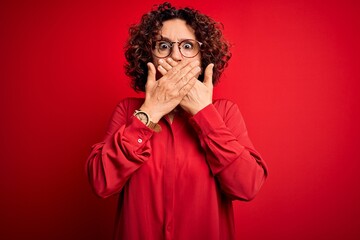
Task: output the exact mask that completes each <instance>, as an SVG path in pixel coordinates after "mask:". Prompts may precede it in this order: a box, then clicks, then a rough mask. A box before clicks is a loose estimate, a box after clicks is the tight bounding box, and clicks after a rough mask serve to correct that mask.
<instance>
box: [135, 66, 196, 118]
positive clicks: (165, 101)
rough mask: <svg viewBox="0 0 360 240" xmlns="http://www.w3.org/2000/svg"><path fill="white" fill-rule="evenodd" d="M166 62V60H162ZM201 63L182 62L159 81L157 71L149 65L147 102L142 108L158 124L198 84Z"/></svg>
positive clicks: (146, 89) (146, 90)
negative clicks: (197, 78)
mask: <svg viewBox="0 0 360 240" xmlns="http://www.w3.org/2000/svg"><path fill="white" fill-rule="evenodd" d="M160 61H164V60H162V59H161V60H160ZM199 64H200V63H199V61H192V62H186V61H181V62H180V63H179V64H177V65H176V66H175V67H173V68H172V69H170V70H169V71H168V72H167V73H166V74H165V75H164V76H162V77H161V78H160V79H159V80H156V69H155V66H154V64H153V63H150V62H149V63H148V64H147V66H148V77H147V82H146V86H145V102H144V103H143V105H142V106H141V107H140V109H141V110H142V111H145V112H146V113H147V114H149V115H150V118H151V120H152V121H153V122H155V123H157V122H158V121H159V120H160V119H161V118H162V117H163V116H164V115H166V114H168V113H169V112H171V111H172V110H173V109H174V108H175V107H176V106H177V105H179V103H180V102H181V100H182V99H183V98H184V96H185V95H186V94H187V93H188V92H189V91H190V90H191V89H192V87H193V86H194V85H195V83H196V81H197V80H196V78H195V76H196V75H197V74H198V73H199V72H200V70H201V69H200V66H199Z"/></svg>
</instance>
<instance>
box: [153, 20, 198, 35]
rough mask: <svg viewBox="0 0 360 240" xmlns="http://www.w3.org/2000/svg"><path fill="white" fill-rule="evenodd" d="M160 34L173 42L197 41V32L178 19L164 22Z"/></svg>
mask: <svg viewBox="0 0 360 240" xmlns="http://www.w3.org/2000/svg"><path fill="white" fill-rule="evenodd" d="M159 34H160V35H161V36H162V37H164V38H167V39H170V40H172V41H180V40H182V39H195V30H194V29H193V28H192V27H190V26H189V25H187V24H186V22H185V20H182V19H178V18H175V19H170V20H166V21H164V22H163V26H162V28H161V30H160V33H159Z"/></svg>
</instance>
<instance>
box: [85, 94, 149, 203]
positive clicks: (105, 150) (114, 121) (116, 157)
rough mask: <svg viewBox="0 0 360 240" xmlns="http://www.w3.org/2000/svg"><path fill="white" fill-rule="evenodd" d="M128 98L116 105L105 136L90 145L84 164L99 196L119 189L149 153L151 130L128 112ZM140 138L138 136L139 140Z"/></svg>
mask: <svg viewBox="0 0 360 240" xmlns="http://www.w3.org/2000/svg"><path fill="white" fill-rule="evenodd" d="M132 108H134V109H136V106H130V104H129V100H123V101H121V102H120V103H119V104H118V106H117V107H116V109H115V111H114V113H113V116H112V118H111V121H110V124H109V126H108V130H107V133H106V136H105V138H104V140H103V141H102V142H100V143H97V144H95V145H93V147H92V151H91V153H90V156H89V157H88V159H87V163H86V167H87V169H86V170H87V173H88V178H89V182H90V184H91V186H92V188H93V190H94V192H95V193H96V194H97V195H98V196H100V197H108V196H110V195H112V194H114V193H118V192H120V191H121V189H122V188H123V186H124V185H125V183H126V181H127V180H128V179H129V178H130V176H131V174H132V173H134V172H135V171H136V170H137V169H138V168H139V167H141V165H142V164H143V163H144V162H146V161H147V160H148V159H149V158H150V155H151V147H150V143H149V139H150V138H151V136H152V134H153V131H152V130H151V129H149V128H148V127H146V126H145V125H144V124H143V123H142V122H140V120H139V119H137V118H135V117H133V116H132V115H131V111H134V109H132ZM140 139H141V140H140Z"/></svg>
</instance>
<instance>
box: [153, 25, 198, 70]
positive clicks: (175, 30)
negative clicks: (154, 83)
mask: <svg viewBox="0 0 360 240" xmlns="http://www.w3.org/2000/svg"><path fill="white" fill-rule="evenodd" d="M160 35H161V36H162V37H163V38H167V39H169V40H171V41H172V42H181V41H182V40H184V39H195V40H196V37H195V30H194V29H193V28H192V27H190V26H189V25H187V24H186V22H185V20H182V19H178V18H175V19H170V20H166V21H164V22H163V26H162V28H161V30H160ZM159 38H160V36H159ZM167 58H171V59H172V60H174V61H177V62H179V61H186V62H190V61H196V60H198V61H199V62H201V54H200V53H199V54H198V55H196V56H195V57H193V58H186V57H184V56H183V55H181V53H180V51H179V48H178V45H177V44H175V46H174V47H173V48H172V51H171V54H170V55H169V56H168V57H167ZM167 58H158V57H156V56H154V55H153V63H154V65H155V67H156V68H158V66H159V60H160V59H164V60H166V59H167ZM157 72H158V71H157ZM157 75H161V74H159V72H158V73H157ZM159 77H160V76H159ZM197 77H198V76H197Z"/></svg>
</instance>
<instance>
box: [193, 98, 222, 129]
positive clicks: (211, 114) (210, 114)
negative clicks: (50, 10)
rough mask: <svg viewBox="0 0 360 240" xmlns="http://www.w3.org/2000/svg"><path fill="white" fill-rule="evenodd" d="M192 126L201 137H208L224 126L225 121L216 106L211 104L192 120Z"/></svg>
mask: <svg viewBox="0 0 360 240" xmlns="http://www.w3.org/2000/svg"><path fill="white" fill-rule="evenodd" d="M190 124H191V125H192V126H193V127H194V129H195V131H196V132H197V133H198V134H199V135H204V136H206V135H208V134H209V133H211V132H213V131H214V130H215V129H217V128H219V127H220V126H222V125H224V120H223V119H222V117H221V116H220V114H219V112H218V111H217V110H216V108H215V106H214V105H213V104H209V105H207V106H206V107H205V108H203V109H202V110H200V111H199V112H198V113H196V114H195V115H194V116H192V117H191V118H190Z"/></svg>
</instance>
